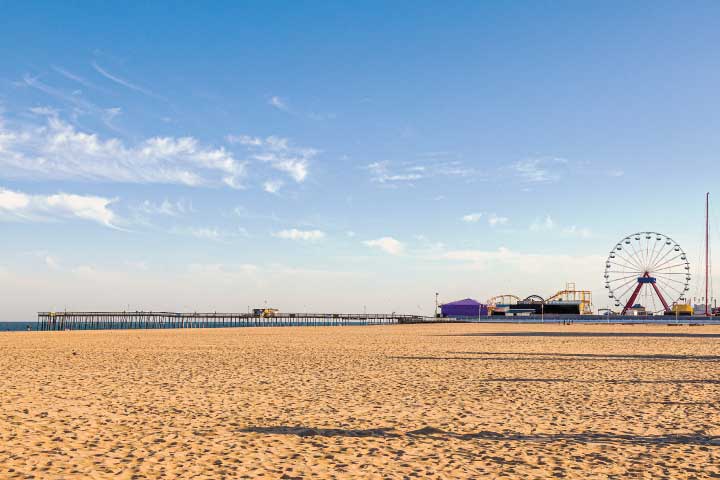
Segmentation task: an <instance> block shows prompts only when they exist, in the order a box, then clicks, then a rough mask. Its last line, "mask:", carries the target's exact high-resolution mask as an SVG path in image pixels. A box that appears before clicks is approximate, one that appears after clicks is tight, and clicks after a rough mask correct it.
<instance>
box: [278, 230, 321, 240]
mask: <svg viewBox="0 0 720 480" xmlns="http://www.w3.org/2000/svg"><path fill="white" fill-rule="evenodd" d="M273 237H276V238H282V239H285V240H301V241H304V242H314V241H318V240H322V239H323V238H325V232H322V231H320V230H298V229H296V228H291V229H289V230H280V231H279V232H275V233H273Z"/></svg>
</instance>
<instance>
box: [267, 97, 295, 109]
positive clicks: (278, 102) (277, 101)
mask: <svg viewBox="0 0 720 480" xmlns="http://www.w3.org/2000/svg"><path fill="white" fill-rule="evenodd" d="M268 104H270V105H272V106H273V107H275V108H277V109H278V110H282V111H284V112H287V111H289V110H290V109H289V108H288V105H287V103H286V102H285V100H283V99H282V98H280V97H278V96H272V97H270V99H269V100H268Z"/></svg>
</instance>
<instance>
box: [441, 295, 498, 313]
mask: <svg viewBox="0 0 720 480" xmlns="http://www.w3.org/2000/svg"><path fill="white" fill-rule="evenodd" d="M440 313H441V314H442V317H443V318H448V317H451V318H462V317H473V318H477V317H481V316H485V315H487V314H488V309H487V305H484V304H482V303H480V302H478V301H477V300H473V299H472V298H465V299H463V300H458V301H456V302H450V303H443V304H442V305H440Z"/></svg>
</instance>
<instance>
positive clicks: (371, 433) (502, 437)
mask: <svg viewBox="0 0 720 480" xmlns="http://www.w3.org/2000/svg"><path fill="white" fill-rule="evenodd" d="M240 431H241V432H242V433H259V434H265V435H294V436H298V437H373V438H400V437H405V438H417V437H426V438H431V439H436V440H450V439H456V440H487V441H514V442H544V443H550V442H567V443H626V444H628V443H629V444H635V445H711V446H720V436H710V435H702V434H694V435H628V434H615V433H595V432H582V433H549V434H521V433H512V432H510V433H507V432H506V433H501V432H491V431H480V432H474V433H454V432H448V431H444V430H440V429H438V428H433V427H424V428H421V429H419V430H412V431H409V432H399V431H397V430H395V429H393V428H373V429H367V430H357V429H347V430H346V429H342V428H309V427H303V426H294V427H292V426H277V427H248V428H244V429H242V430H240Z"/></svg>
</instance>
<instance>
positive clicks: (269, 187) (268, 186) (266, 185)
mask: <svg viewBox="0 0 720 480" xmlns="http://www.w3.org/2000/svg"><path fill="white" fill-rule="evenodd" d="M283 185H284V183H283V181H282V180H268V181H266V182H263V190H265V191H266V192H268V193H277V192H278V191H279V190H280V189H281V188H282V186H283Z"/></svg>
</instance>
